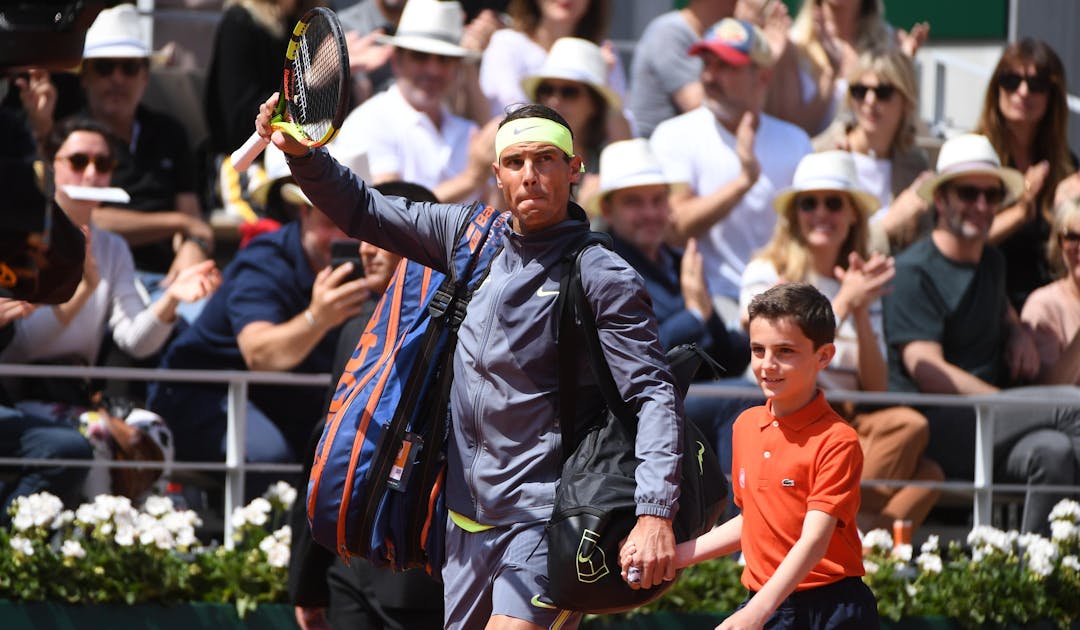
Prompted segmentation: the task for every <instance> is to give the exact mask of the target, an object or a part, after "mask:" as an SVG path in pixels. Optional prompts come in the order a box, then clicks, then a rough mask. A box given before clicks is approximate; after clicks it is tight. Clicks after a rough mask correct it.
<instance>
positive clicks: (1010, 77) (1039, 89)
mask: <svg viewBox="0 0 1080 630" xmlns="http://www.w3.org/2000/svg"><path fill="white" fill-rule="evenodd" d="M1021 83H1027V88H1028V92H1031V93H1033V94H1042V93H1043V92H1049V91H1050V79H1047V78H1046V77H1042V76H1039V75H1037V74H1026V75H1025V74H1017V73H1016V72H1003V73H1001V74H999V75H998V85H1000V86H1001V89H1003V90H1005V91H1006V92H1010V93H1011V92H1015V91H1017V90H1019V89H1020V84H1021Z"/></svg>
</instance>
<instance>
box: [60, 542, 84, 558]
mask: <svg viewBox="0 0 1080 630" xmlns="http://www.w3.org/2000/svg"><path fill="white" fill-rule="evenodd" d="M60 553H61V554H62V555H63V556H64V557H65V558H85V557H86V550H85V549H83V546H82V543H80V542H79V541H77V540H65V541H64V544H63V545H61V546H60Z"/></svg>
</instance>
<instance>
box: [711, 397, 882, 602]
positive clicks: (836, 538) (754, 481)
mask: <svg viewBox="0 0 1080 630" xmlns="http://www.w3.org/2000/svg"><path fill="white" fill-rule="evenodd" d="M771 409H772V402H771V401H769V402H767V403H766V405H765V406H763V407H754V408H752V409H748V410H747V411H744V412H743V413H742V415H740V416H739V418H738V420H736V421H735V426H734V428H733V429H732V451H733V453H732V465H731V467H732V478H731V485H732V488H733V490H734V496H735V503H736V504H737V505H738V506H739V507H740V508H742V511H743V526H742V551H743V555H744V557H745V559H746V568H745V569H744V570H743V574H742V582H743V585H745V586H746V588H748V589H750V590H752V591H759V590H761V588H762V587H763V586H764V585H765V582H766V581H768V579H769V578H770V577H772V575H773V574H774V573H775V572H776V568H777V567H778V566H779V565H780V562H781V561H782V560H783V559H784V557H785V556H786V555H787V553H788V551H790V550H791V547H792V546H793V545H794V544H795V541H797V540H798V539H799V536H800V534H802V526H803V519H804V518H805V517H806V512H807V511H808V510H819V511H821V512H825V513H827V514H830V515H832V516H834V517H836V519H837V524H836V529H835V530H834V532H833V536H832V540H830V541H829V547H828V550H827V551H826V552H825V556H824V557H823V558H822V559H821V561H819V562H818V563H817V565H815V566H814V568H812V569H811V570H810V573H808V574H807V575H806V577H805V578H803V580H802V581H801V582H799V585H798V586H797V587H796V588H795V590H796V591H801V590H805V589H808V588H814V587H817V586H824V585H826V584H832V583H833V582H836V581H838V580H840V579H843V578H844V577H847V576H860V575H863V574H864V570H863V564H862V544H861V542H860V541H859V534H858V531H857V530H856V526H855V514H856V513H857V512H858V511H859V479H860V478H861V477H862V466H863V455H862V450H861V449H860V448H859V438H858V435H856V433H855V430H854V429H852V428H851V426H850V425H848V424H847V423H846V422H844V420H843V419H842V418H841V417H840V416H838V415H837V414H836V412H835V411H833V409H832V407H830V406H829V403H828V402H826V401H825V395H824V394H823V393H822V392H821V391H818V394H817V397H816V398H814V400H813V401H811V402H810V403H809V404H808V405H806V406H805V407H803V408H802V409H800V410H799V411H797V412H795V413H793V414H791V415H789V416H785V417H776V416H774V415H773V414H772V411H771Z"/></svg>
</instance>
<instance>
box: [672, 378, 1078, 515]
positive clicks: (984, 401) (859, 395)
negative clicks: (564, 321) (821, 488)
mask: <svg viewBox="0 0 1080 630" xmlns="http://www.w3.org/2000/svg"><path fill="white" fill-rule="evenodd" d="M690 392H691V393H692V394H694V395H697V396H711V397H716V398H748V397H752V396H754V395H756V394H758V390H757V389H750V388H746V387H731V386H722V385H712V384H708V383H695V384H694V385H692V386H691V387H690ZM748 393H749V395H748ZM827 396H828V399H829V401H830V402H832V403H833V404H835V403H837V402H842V401H850V402H854V403H867V404H874V405H877V404H883V405H907V406H911V407H916V408H917V407H974V408H975V479H974V481H972V482H968V481H944V482H929V481H925V482H920V481H908V480H876V479H867V480H864V482H863V485H882V486H930V487H934V488H941V489H943V490H945V489H947V490H974V506H973V514H972V520H973V522H974V525H989V524H990V518H991V509H992V507H993V494H994V490H999V491H1002V492H1027V491H1029V490H1031V491H1038V492H1072V493H1080V486H1050V485H1045V486H1043V485H1040V486H1032V487H1029V486H1027V485H1026V484H1004V483H1001V484H995V483H994V415H993V412H994V410H995V409H1000V408H1003V407H1014V406H1015V407H1024V408H1028V409H1030V408H1032V407H1059V406H1062V405H1071V406H1076V405H1077V399H1076V398H1062V399H1053V398H1029V397H1025V396H1023V395H1020V394H1016V393H1010V392H1008V391H1004V392H1002V393H999V394H990V395H979V396H956V395H947V394H912V393H905V392H857V391H844V390H834V391H830V392H828V394H827Z"/></svg>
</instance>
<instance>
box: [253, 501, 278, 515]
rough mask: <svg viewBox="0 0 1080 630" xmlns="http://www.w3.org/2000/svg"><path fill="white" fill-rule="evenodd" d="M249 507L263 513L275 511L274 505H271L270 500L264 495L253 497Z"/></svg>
mask: <svg viewBox="0 0 1080 630" xmlns="http://www.w3.org/2000/svg"><path fill="white" fill-rule="evenodd" d="M247 508H248V509H249V510H251V511H253V512H262V513H263V514H269V513H270V512H273V511H274V506H272V505H270V502H269V501H267V500H266V499H264V498H262V497H256V498H254V499H252V500H251V503H248V504H247Z"/></svg>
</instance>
